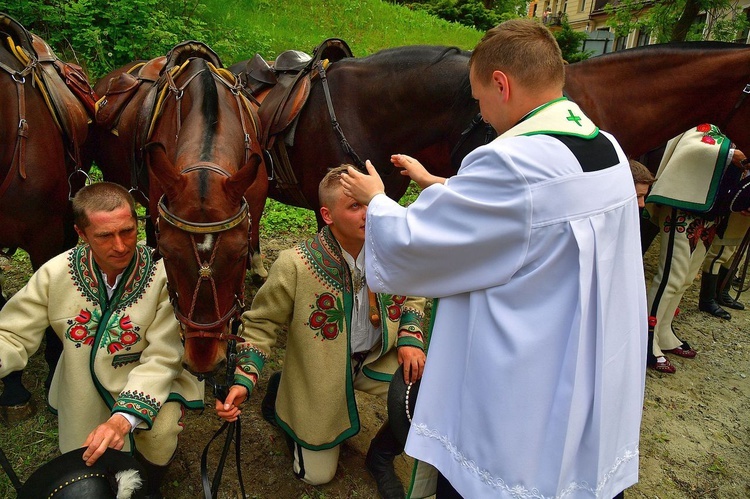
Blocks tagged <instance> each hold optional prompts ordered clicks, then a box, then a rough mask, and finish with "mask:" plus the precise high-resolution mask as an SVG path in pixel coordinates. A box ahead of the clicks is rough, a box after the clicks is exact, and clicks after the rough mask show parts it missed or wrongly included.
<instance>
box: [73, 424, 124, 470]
mask: <svg viewBox="0 0 750 499" xmlns="http://www.w3.org/2000/svg"><path fill="white" fill-rule="evenodd" d="M130 430H131V427H130V421H128V420H127V419H125V417H124V416H122V415H121V414H116V413H115V414H113V415H112V416H111V417H110V418H109V419H108V420H107V421H106V422H104V423H102V424H100V425H99V426H97V427H96V428H94V431H92V432H91V433H89V436H88V437H87V438H86V441H85V442H84V443H83V446H84V447H87V449H86V450H85V451H84V452H83V460H84V461H86V466H91V465H93V464H94V463H95V462H96V460H97V459H99V458H100V457H101V456H102V454H104V451H106V450H107V448H112V449H115V450H122V448H123V446H124V445H125V436H126V435H127V434H128V433H130Z"/></svg>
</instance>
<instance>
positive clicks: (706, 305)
mask: <svg viewBox="0 0 750 499" xmlns="http://www.w3.org/2000/svg"><path fill="white" fill-rule="evenodd" d="M718 280H719V276H718V275H717V274H709V273H706V272H703V274H702V275H701V294H700V297H699V298H698V310H700V311H701V312H708V313H709V314H711V315H713V316H714V317H718V318H719V319H726V320H729V319H731V318H732V316H731V315H729V312H727V311H726V310H724V309H723V308H721V307H720V306H719V302H717V301H716V284H717V282H718Z"/></svg>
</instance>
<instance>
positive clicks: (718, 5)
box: [604, 0, 748, 43]
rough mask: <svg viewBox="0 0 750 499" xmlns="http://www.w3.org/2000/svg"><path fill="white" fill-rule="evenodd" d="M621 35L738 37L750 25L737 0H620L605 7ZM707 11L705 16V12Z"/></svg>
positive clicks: (676, 38)
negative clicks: (637, 33)
mask: <svg viewBox="0 0 750 499" xmlns="http://www.w3.org/2000/svg"><path fill="white" fill-rule="evenodd" d="M604 10H605V12H607V13H608V14H609V15H610V18H609V20H608V22H607V24H608V25H609V26H611V27H612V28H613V29H614V31H615V34H616V35H617V36H627V34H628V33H630V32H631V31H634V30H641V31H645V32H648V33H649V34H650V35H651V39H652V41H656V42H658V43H666V42H670V41H698V40H719V41H734V40H735V39H736V38H737V37H738V35H739V34H740V33H742V32H743V30H745V29H746V28H747V27H748V20H747V17H746V15H745V13H744V12H743V11H742V9H741V8H740V7H739V6H738V3H737V2H736V1H735V0H663V1H659V2H647V1H644V0H618V1H617V2H612V3H609V4H607V5H606V6H605V7H604ZM702 14H705V18H704V17H703V16H702Z"/></svg>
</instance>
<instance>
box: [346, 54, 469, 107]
mask: <svg viewBox="0 0 750 499" xmlns="http://www.w3.org/2000/svg"><path fill="white" fill-rule="evenodd" d="M470 55H471V52H469V51H466V50H461V49H460V48H458V47H448V46H443V45H405V46H402V47H393V48H387V49H383V50H380V51H378V52H375V53H374V54H371V55H368V56H366V57H362V58H358V59H352V60H351V61H352V62H353V63H356V64H368V65H373V66H380V67H382V68H383V70H384V71H386V70H388V71H397V72H399V73H403V72H405V71H410V72H413V73H415V74H419V75H424V77H427V78H430V77H431V76H430V75H429V74H426V70H430V69H435V70H436V71H437V72H438V74H439V77H440V79H441V81H442V82H444V83H446V84H448V85H450V87H451V88H452V89H454V91H455V94H456V95H455V99H454V101H455V105H458V106H462V105H465V102H466V101H467V99H469V100H470V99H471V86H470V84H469V67H468V62H469V56H470ZM456 61H459V63H460V67H461V68H462V70H461V71H460V72H456V71H442V70H441V66H442V65H443V64H453V65H455V63H456ZM463 68H465V69H466V70H465V71H464V70H463ZM451 75H454V76H456V77H457V80H451V79H449V77H450V76H451ZM438 83H440V82H439V81H437V77H435V81H433V85H437V84H438Z"/></svg>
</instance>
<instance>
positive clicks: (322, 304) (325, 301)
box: [318, 293, 336, 310]
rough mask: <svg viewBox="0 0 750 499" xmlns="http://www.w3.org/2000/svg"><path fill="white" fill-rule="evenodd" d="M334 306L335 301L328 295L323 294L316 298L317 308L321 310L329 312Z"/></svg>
mask: <svg viewBox="0 0 750 499" xmlns="http://www.w3.org/2000/svg"><path fill="white" fill-rule="evenodd" d="M335 304H336V301H335V300H334V299H333V295H331V294H329V293H324V294H322V295H320V297H319V298H318V308H320V309H322V310H330V309H332V308H333V306H334V305H335Z"/></svg>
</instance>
